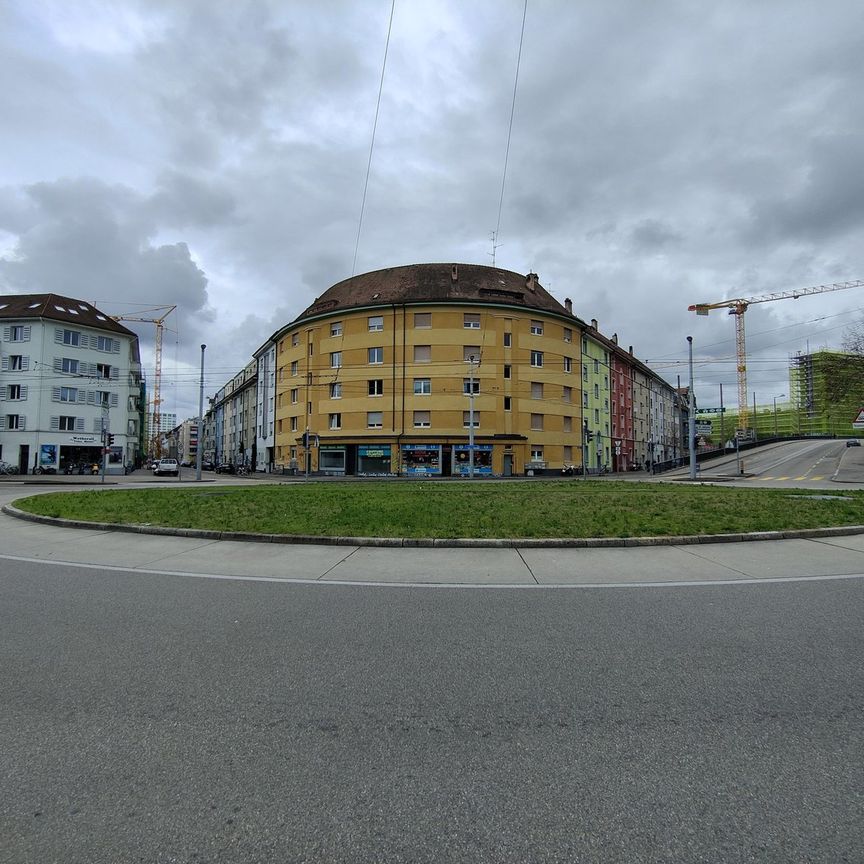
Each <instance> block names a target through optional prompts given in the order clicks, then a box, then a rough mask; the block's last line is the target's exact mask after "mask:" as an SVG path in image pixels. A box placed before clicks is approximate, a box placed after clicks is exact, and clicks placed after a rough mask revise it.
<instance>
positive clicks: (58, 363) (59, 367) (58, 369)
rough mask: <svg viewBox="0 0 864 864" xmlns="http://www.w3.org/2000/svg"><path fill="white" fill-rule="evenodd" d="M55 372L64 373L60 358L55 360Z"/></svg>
mask: <svg viewBox="0 0 864 864" xmlns="http://www.w3.org/2000/svg"><path fill="white" fill-rule="evenodd" d="M54 371H55V372H62V371H63V361H62V360H61V359H60V358H59V357H55V358H54Z"/></svg>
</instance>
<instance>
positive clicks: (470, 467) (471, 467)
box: [468, 354, 474, 480]
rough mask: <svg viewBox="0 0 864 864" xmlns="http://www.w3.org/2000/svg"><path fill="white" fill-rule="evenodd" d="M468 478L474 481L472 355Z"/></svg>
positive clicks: (469, 393) (469, 382)
mask: <svg viewBox="0 0 864 864" xmlns="http://www.w3.org/2000/svg"><path fill="white" fill-rule="evenodd" d="M468 363H469V364H470V367H469V368H470V371H469V373H468V375H469V377H468V477H469V479H471V480H473V479H474V355H473V354H471V355H469V357H468Z"/></svg>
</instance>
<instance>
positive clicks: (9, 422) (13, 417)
mask: <svg viewBox="0 0 864 864" xmlns="http://www.w3.org/2000/svg"><path fill="white" fill-rule="evenodd" d="M6 428H7V429H10V430H11V429H23V428H24V426H23V425H22V423H21V415H20V414H7V415H6Z"/></svg>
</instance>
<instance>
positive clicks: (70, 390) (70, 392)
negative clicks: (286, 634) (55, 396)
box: [60, 387, 78, 402]
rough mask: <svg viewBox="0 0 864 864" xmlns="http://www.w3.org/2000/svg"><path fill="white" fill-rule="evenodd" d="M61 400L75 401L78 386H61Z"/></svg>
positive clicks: (76, 399)
mask: <svg viewBox="0 0 864 864" xmlns="http://www.w3.org/2000/svg"><path fill="white" fill-rule="evenodd" d="M60 401H61V402H77V401H78V388H77V387H61V388H60Z"/></svg>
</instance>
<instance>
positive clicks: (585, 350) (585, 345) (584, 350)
mask: <svg viewBox="0 0 864 864" xmlns="http://www.w3.org/2000/svg"><path fill="white" fill-rule="evenodd" d="M582 353H583V354H587V353H588V340H587V339H585V338H584V337H583V338H582Z"/></svg>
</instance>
